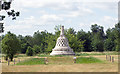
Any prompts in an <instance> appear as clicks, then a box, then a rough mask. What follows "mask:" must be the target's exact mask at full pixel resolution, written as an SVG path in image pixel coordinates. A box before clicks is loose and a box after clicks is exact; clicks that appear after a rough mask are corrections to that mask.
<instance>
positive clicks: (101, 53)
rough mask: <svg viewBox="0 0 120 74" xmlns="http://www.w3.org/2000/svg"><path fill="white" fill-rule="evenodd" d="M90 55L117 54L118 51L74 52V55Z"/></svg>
mask: <svg viewBox="0 0 120 74" xmlns="http://www.w3.org/2000/svg"><path fill="white" fill-rule="evenodd" d="M90 55H118V52H99V53H96V52H93V53H76V56H90Z"/></svg>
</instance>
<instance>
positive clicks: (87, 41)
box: [77, 30, 92, 51]
mask: <svg viewBox="0 0 120 74" xmlns="http://www.w3.org/2000/svg"><path fill="white" fill-rule="evenodd" d="M77 41H84V44H83V45H84V51H92V50H91V33H90V32H88V33H86V32H85V31H83V30H80V31H78V32H77Z"/></svg>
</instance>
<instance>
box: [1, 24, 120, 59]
mask: <svg viewBox="0 0 120 74" xmlns="http://www.w3.org/2000/svg"><path fill="white" fill-rule="evenodd" d="M60 27H61V25H58V26H55V34H53V33H48V32H47V31H46V30H45V31H41V32H39V31H37V32H35V33H34V34H33V36H28V35H27V36H22V35H18V36H17V39H19V42H20V45H21V48H19V52H18V53H23V54H24V53H26V50H27V48H28V47H31V48H33V52H34V53H35V54H38V53H48V54H49V53H50V52H51V51H52V49H53V48H54V47H55V44H56V40H57V38H58V37H59V36H60ZM103 29H104V28H103V27H102V26H99V25H97V24H94V25H91V32H90V31H88V32H85V31H83V30H79V31H78V32H76V31H75V30H74V29H73V28H68V29H65V30H64V33H65V36H66V38H67V39H68V41H69V46H70V47H71V48H72V49H73V51H74V52H82V51H83V52H91V51H99V52H103V51H119V50H120V25H119V23H118V24H116V25H115V27H114V28H112V29H110V28H109V29H107V31H106V34H105V33H104V31H103ZM6 35H7V34H6ZM6 35H5V36H6ZM5 36H2V37H1V38H2V40H3V39H4V37H5ZM7 49H8V48H7ZM11 56H13V55H11ZM9 58H10V57H9Z"/></svg>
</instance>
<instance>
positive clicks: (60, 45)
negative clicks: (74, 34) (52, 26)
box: [50, 26, 75, 55]
mask: <svg viewBox="0 0 120 74" xmlns="http://www.w3.org/2000/svg"><path fill="white" fill-rule="evenodd" d="M50 55H75V53H74V52H73V50H72V49H71V48H70V47H69V43H68V40H67V38H66V37H65V35H64V26H62V27H61V33H60V37H58V39H57V42H56V46H55V48H54V49H52V52H51V53H50Z"/></svg>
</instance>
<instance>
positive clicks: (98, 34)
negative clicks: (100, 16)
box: [91, 24, 105, 52]
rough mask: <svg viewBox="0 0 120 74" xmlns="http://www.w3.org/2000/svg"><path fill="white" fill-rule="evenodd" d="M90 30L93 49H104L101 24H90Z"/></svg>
mask: <svg viewBox="0 0 120 74" xmlns="http://www.w3.org/2000/svg"><path fill="white" fill-rule="evenodd" d="M91 30H92V36H93V38H92V43H91V44H92V48H93V50H94V51H100V52H102V51H104V36H105V34H104V31H103V27H102V26H98V25H97V24H94V25H92V26H91Z"/></svg>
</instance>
